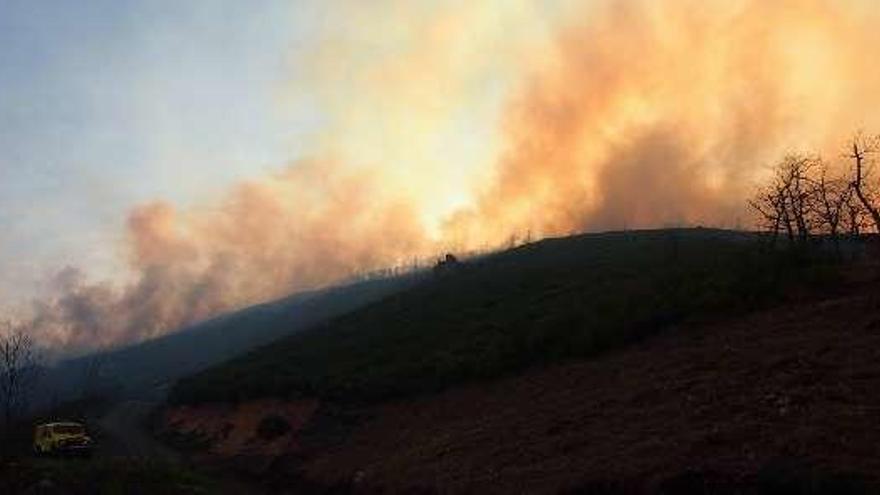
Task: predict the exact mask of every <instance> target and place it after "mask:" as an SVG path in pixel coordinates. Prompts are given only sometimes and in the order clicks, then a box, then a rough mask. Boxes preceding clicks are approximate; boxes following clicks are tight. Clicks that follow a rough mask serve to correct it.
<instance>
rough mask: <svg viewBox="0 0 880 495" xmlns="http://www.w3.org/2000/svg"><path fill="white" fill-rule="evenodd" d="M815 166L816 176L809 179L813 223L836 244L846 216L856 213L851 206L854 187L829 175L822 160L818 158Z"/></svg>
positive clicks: (852, 204)
mask: <svg viewBox="0 0 880 495" xmlns="http://www.w3.org/2000/svg"><path fill="white" fill-rule="evenodd" d="M816 168H817V170H818V172H817V177H815V178H812V179H810V182H811V184H812V194H811V201H812V203H813V204H812V208H811V214H812V216H813V217H814V219H813V224H814V226H816V227H817V228H818V229H819V230H820V231H823V232H824V233H826V234H828V235H829V236H830V237H831V239H832V241H834V243H835V245H836V244H837V243H838V240H839V237H840V234H841V226H842V225H843V224H844V223H846V221H847V218H848V217H851V216H852V215H854V214H855V215H857V214H858V213H857V212H856V211H855V210H853V208H852V206H854V204H855V201H854V200H853V193H854V187H853V185H852V184H851V183H848V182H847V181H846V180H844V179H841V178H834V177H830V176H829V171H828V165H827V163H825V162H824V161H822V160H819V161H818V166H817V167H816ZM850 222H852V219H850Z"/></svg>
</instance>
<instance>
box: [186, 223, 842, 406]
mask: <svg viewBox="0 0 880 495" xmlns="http://www.w3.org/2000/svg"><path fill="white" fill-rule="evenodd" d="M797 261H798V260H797V259H795V257H793V256H792V255H791V253H786V252H782V251H779V250H773V249H767V246H765V245H764V244H762V243H761V242H759V239H758V238H757V237H756V236H753V235H750V234H745V233H737V232H730V231H722V230H712V229H699V228H698V229H673V230H658V231H641V232H618V233H606V234H589V235H580V236H574V237H568V238H560V239H548V240H544V241H541V242H536V243H532V244H528V245H525V246H521V247H518V248H515V249H511V250H509V251H505V252H502V253H498V254H496V255H492V256H488V257H486V258H483V259H480V260H476V261H473V262H470V263H465V264H462V266H460V267H458V268H457V269H455V270H452V271H450V272H448V273H444V274H441V275H439V276H435V277H433V278H431V279H430V280H425V281H422V282H421V283H419V284H417V285H416V286H414V287H412V288H410V289H408V290H405V291H401V292H399V293H396V294H394V295H392V296H389V297H386V298H384V299H382V300H381V301H378V302H375V303H373V304H370V305H368V306H366V307H364V308H362V309H359V310H356V311H353V312H351V313H348V314H346V315H343V316H340V317H338V318H335V319H332V320H330V321H328V322H326V323H323V324H320V325H317V326H315V327H314V328H312V329H310V330H309V331H307V332H302V333H298V334H296V335H292V336H290V337H287V338H285V339H283V340H280V341H278V342H275V343H273V344H271V345H268V346H266V347H263V348H261V349H258V350H256V351H254V352H251V353H248V354H246V355H244V356H242V357H240V358H237V359H234V360H232V361H230V362H228V363H225V364H222V365H219V366H215V367H212V368H209V369H207V370H205V371H204V372H201V373H198V374H196V375H194V376H191V377H188V378H186V379H183V380H181V381H180V382H178V383H177V384H176V385H175V386H174V388H173V390H172V394H171V401H172V402H173V403H178V404H183V403H189V404H192V403H201V402H212V401H215V402H217V401H219V402H224V401H240V400H247V399H255V398H264V397H274V398H296V397H318V398H322V399H331V400H335V401H343V402H361V401H367V402H371V401H376V400H383V399H388V398H393V397H401V396H408V395H413V394H416V395H417V394H422V393H429V392H435V391H439V390H442V389H444V388H446V387H449V386H451V385H455V384H459V383H465V382H468V381H472V380H475V379H478V380H481V379H488V378H493V377H498V376H503V375H505V374H509V373H512V372H517V371H519V370H523V369H526V368H528V367H531V366H535V365H544V364H548V363H553V362H560V361H564V360H566V359H571V358H578V357H584V356H590V355H595V354H597V353H600V352H602V351H605V350H608V349H612V348H616V347H620V346H623V345H626V344H629V343H632V342H635V341H638V340H641V339H643V338H645V337H646V336H649V335H653V334H655V333H657V332H658V331H661V330H663V329H664V328H667V327H669V326H670V325H673V324H679V323H682V322H686V321H688V320H690V319H693V318H695V317H698V316H701V315H715V316H716V317H717V316H718V315H723V314H737V313H742V312H744V311H747V310H751V309H755V308H759V307H763V306H767V305H770V304H777V303H778V302H779V301H780V300H781V299H782V298H784V297H785V296H786V295H787V294H788V289H789V288H791V287H792V286H794V285H795V284H797V285H798V286H805V284H806V285H809V284H811V283H812V284H818V283H821V282H822V281H823V280H825V278H824V277H827V276H829V274H830V273H831V270H829V269H828V266H826V265H825V264H823V263H818V262H816V261H815V260H813V262H811V263H799V262H797ZM801 261H803V260H801ZM802 265H806V267H804V266H802Z"/></svg>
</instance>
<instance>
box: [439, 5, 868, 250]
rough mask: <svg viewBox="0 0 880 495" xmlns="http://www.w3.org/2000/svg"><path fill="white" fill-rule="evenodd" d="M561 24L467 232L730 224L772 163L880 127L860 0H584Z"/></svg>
mask: <svg viewBox="0 0 880 495" xmlns="http://www.w3.org/2000/svg"><path fill="white" fill-rule="evenodd" d="M589 7H590V8H588V9H585V11H584V13H583V15H582V16H580V17H579V19H580V20H578V21H576V22H575V23H574V24H573V25H571V26H569V27H568V28H565V29H563V30H562V32H561V34H560V35H559V37H558V38H557V44H556V45H555V48H554V49H553V50H552V51H551V52H550V53H549V54H548V55H547V60H545V61H544V63H543V64H542V65H540V66H539V67H538V68H537V69H536V70H535V72H534V73H533V74H532V75H531V76H530V78H529V80H528V83H527V85H526V88H525V89H524V90H523V92H522V94H520V95H519V96H517V97H516V98H515V99H514V100H513V102H512V104H511V105H510V107H509V108H508V110H507V112H506V114H505V117H504V122H503V124H502V125H503V127H504V129H505V136H506V139H507V141H506V145H505V148H504V151H503V152H502V155H501V157H500V159H499V161H498V162H497V165H496V167H495V169H494V174H495V175H494V177H493V179H492V180H490V181H489V182H488V183H487V185H486V186H485V187H484V188H483V189H482V191H481V193H480V195H479V198H478V200H477V204H476V206H475V207H474V208H471V209H469V210H463V211H461V212H459V213H458V214H457V215H455V216H454V217H453V218H451V219H450V220H449V221H448V222H447V229H448V235H452V236H456V237H457V238H460V239H465V240H466V241H465V242H473V241H474V240H476V239H485V238H486V237H487V236H489V237H492V238H494V239H499V238H503V237H504V236H508V235H510V233H511V232H520V233H521V232H526V231H528V232H531V233H532V234H533V235H539V236H540V235H555V234H561V233H567V232H570V231H572V230H595V229H621V228H626V227H651V226H663V225H670V224H711V225H726V226H734V225H736V224H738V223H739V222H740V221H742V220H743V219H744V215H746V212H745V211H744V209H743V205H744V199H745V198H746V197H747V196H748V195H749V194H750V193H751V192H752V190H753V188H754V187H755V185H756V184H757V183H758V181H759V180H761V178H762V174H763V173H764V170H765V168H766V166H767V165H769V164H770V163H771V162H773V161H774V160H776V159H777V158H779V157H780V156H781V155H782V154H784V153H785V152H788V151H791V150H796V149H809V150H816V151H819V152H823V153H825V154H826V155H828V156H832V157H834V158H836V157H838V156H839V154H840V151H841V147H842V145H843V144H845V143H844V142H845V140H846V137H847V136H849V135H851V134H852V132H853V131H855V130H856V129H858V128H859V127H864V126H868V127H869V128H876V126H877V124H878V116H877V115H872V114H871V112H870V110H868V109H870V108H873V107H876V106H877V104H878V103H880V71H878V68H877V67H876V66H875V65H871V64H865V63H864V61H865V53H866V50H870V48H869V47H872V46H877V43H878V41H880V36H878V34H877V29H876V26H877V25H878V22H877V21H878V20H880V12H878V10H877V9H876V8H875V7H876V6H870V5H869V4H868V3H866V2H858V1H851V2H838V1H835V2H831V1H823V0H798V1H795V0H783V1H774V2H764V1H738V2H721V1H717V2H713V1H702V0H681V1H670V2H653V1H647V0H645V1H639V0H635V1H627V2H615V1H610V2H601V3H597V2H591V3H589Z"/></svg>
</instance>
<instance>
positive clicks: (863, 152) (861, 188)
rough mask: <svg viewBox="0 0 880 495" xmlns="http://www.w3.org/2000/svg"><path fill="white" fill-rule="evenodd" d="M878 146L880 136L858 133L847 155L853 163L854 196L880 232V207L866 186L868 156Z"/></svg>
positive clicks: (879, 146) (874, 151) (879, 145)
mask: <svg viewBox="0 0 880 495" xmlns="http://www.w3.org/2000/svg"><path fill="white" fill-rule="evenodd" d="M878 148H880V138H878V137H866V136H865V135H864V134H862V133H859V134H857V135H856V136H855V137H854V138H853V140H852V154H850V156H849V157H850V158H851V159H852V160H853V164H854V165H855V169H854V170H853V180H852V185H853V189H854V190H855V193H856V197H858V198H859V202H860V203H861V204H862V207H863V208H864V209H865V211H866V212H867V213H868V214H869V215H870V216H871V220H872V221H873V222H874V228H876V229H877V231H878V232H880V209H878V208H877V206H875V205H874V202H873V201H872V198H871V194H870V192H869V190H868V186H867V175H868V170H867V168H868V157H869V156H870V155H872V154H874V153H876V152H877V150H878Z"/></svg>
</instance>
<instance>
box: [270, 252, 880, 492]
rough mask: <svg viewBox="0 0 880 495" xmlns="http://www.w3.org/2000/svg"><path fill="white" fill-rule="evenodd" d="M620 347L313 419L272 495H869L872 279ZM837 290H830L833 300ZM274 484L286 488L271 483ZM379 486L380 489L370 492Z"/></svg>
mask: <svg viewBox="0 0 880 495" xmlns="http://www.w3.org/2000/svg"><path fill="white" fill-rule="evenodd" d="M863 270H864V269H860V270H859V271H860V273H857V274H856V275H857V276H858V278H861V279H868V278H870V279H871V281H870V282H867V283H865V282H855V283H848V284H846V285H845V286H838V287H837V291H840V293H836V294H835V293H831V294H828V293H825V294H823V293H816V294H813V295H812V296H811V300H809V301H808V302H797V303H791V304H783V305H781V306H778V307H775V308H772V309H767V310H761V311H757V312H753V313H750V314H749V315H746V316H740V317H735V318H730V319H727V320H723V321H702V322H693V323H689V324H681V325H675V326H674V327H673V329H671V330H670V331H668V332H664V333H663V334H661V335H658V336H656V337H654V338H650V339H647V340H645V341H643V342H640V343H638V344H636V345H633V346H631V347H629V348H627V349H625V350H622V351H620V352H615V353H609V354H606V355H604V356H600V357H597V358H595V359H590V360H583V361H575V362H570V363H567V364H560V365H554V366H549V367H546V368H541V369H533V370H530V371H529V372H527V373H524V374H521V375H518V376H514V377H510V378H505V379H502V380H497V381H487V382H483V383H477V384H471V385H467V386H464V387H457V388H454V389H450V390H448V391H446V392H443V393H441V394H436V395H432V396H425V397H419V398H413V399H406V400H399V401H392V402H387V403H381V404H376V405H372V406H369V407H365V408H362V409H358V410H357V413H356V414H355V415H354V417H356V418H359V419H357V420H356V421H353V422H352V421H351V420H350V419H349V420H348V421H349V425H350V426H349V427H348V429H347V434H346V435H345V437H344V439H342V440H338V441H333V442H330V443H329V444H328V443H327V442H326V441H324V443H321V442H318V443H317V444H315V445H312V446H309V445H308V439H309V438H314V437H318V438H326V436H327V434H328V433H327V431H326V427H324V426H321V424H322V421H321V420H320V419H319V418H320V417H316V418H314V419H313V420H312V422H313V425H314V426H313V427H312V429H311V430H312V431H309V429H307V430H306V431H304V432H303V433H302V434H301V437H302V438H303V439H304V440H302V441H301V443H302V442H304V441H305V442H306V443H307V445H306V448H305V450H302V449H300V452H301V453H300V454H299V455H298V456H297V457H295V458H287V459H284V458H282V459H280V460H279V462H280V463H281V464H280V465H277V466H276V467H275V473H276V475H277V476H278V477H279V478H278V483H279V484H280V485H279V486H283V484H284V483H288V482H289V480H290V479H291V477H292V479H301V478H305V479H308V480H310V481H311V482H312V483H314V484H315V485H316V486H323V487H340V486H352V484H357V485H359V487H360V488H359V489H360V491H359V492H358V493H361V492H363V493H371V492H370V491H369V489H368V488H372V489H374V490H375V491H376V492H381V493H397V492H403V491H406V492H418V493H548V494H549V493H560V492H561V493H699V494H703V493H712V494H715V493H722V494H724V493H730V494H734V493H739V494H752V493H754V494H770V493H790V494H798V493H810V494H822V493H843V494H846V493H878V490H880V460H878V456H877V455H876V454H877V445H878V444H880V426H878V422H877V413H878V411H880V397H878V395H877V393H876V391H877V390H878V389H880V332H878V328H880V280H878V278H877V271H876V269H875V268H871V267H869V270H870V271H869V272H868V274H866V273H864V271H863ZM835 292H836V291H835ZM285 476H287V477H285ZM383 490H384V491H383Z"/></svg>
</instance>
